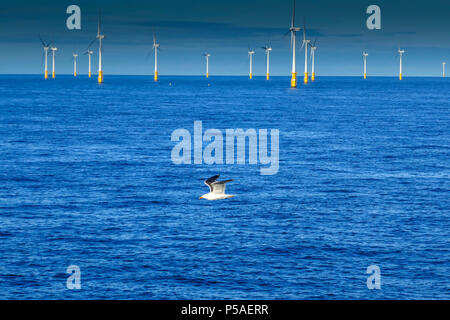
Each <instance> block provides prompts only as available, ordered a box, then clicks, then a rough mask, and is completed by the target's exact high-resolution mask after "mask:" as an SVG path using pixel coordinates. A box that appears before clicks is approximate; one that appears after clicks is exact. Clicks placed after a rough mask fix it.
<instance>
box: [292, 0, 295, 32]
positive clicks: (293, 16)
mask: <svg viewBox="0 0 450 320" xmlns="http://www.w3.org/2000/svg"><path fill="white" fill-rule="evenodd" d="M294 24H295V0H294V9H293V11H292V22H291V27H292V28H293V27H294Z"/></svg>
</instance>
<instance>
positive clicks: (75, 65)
mask: <svg viewBox="0 0 450 320" xmlns="http://www.w3.org/2000/svg"><path fill="white" fill-rule="evenodd" d="M77 58H78V54H76V53H74V54H73V76H74V77H76V76H77Z"/></svg>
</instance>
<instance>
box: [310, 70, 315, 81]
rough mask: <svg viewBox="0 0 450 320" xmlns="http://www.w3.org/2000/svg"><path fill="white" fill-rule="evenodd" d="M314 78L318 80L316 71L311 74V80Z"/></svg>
mask: <svg viewBox="0 0 450 320" xmlns="http://www.w3.org/2000/svg"><path fill="white" fill-rule="evenodd" d="M314 80H316V73H315V72H313V73H312V74H311V81H314Z"/></svg>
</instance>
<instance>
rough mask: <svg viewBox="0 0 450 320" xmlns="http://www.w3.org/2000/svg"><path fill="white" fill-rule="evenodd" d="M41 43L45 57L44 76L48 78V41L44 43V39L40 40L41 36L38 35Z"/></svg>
mask: <svg viewBox="0 0 450 320" xmlns="http://www.w3.org/2000/svg"><path fill="white" fill-rule="evenodd" d="M39 39H40V40H41V43H42V47H43V48H44V59H45V67H44V78H45V79H48V53H49V50H50V45H51V42H50V43H45V42H44V40H42V38H41V37H39Z"/></svg>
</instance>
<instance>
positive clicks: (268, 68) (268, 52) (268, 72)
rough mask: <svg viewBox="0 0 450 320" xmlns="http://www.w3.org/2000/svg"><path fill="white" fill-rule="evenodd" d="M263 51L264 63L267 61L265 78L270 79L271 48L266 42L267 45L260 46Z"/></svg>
mask: <svg viewBox="0 0 450 320" xmlns="http://www.w3.org/2000/svg"><path fill="white" fill-rule="evenodd" d="M262 48H263V49H264V51H265V52H266V63H267V70H266V79H267V80H269V79H270V51H272V48H271V47H270V44H267V46H265V47H262Z"/></svg>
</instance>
